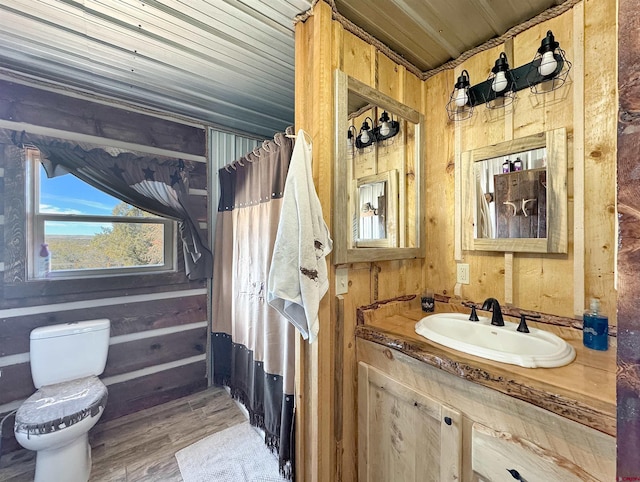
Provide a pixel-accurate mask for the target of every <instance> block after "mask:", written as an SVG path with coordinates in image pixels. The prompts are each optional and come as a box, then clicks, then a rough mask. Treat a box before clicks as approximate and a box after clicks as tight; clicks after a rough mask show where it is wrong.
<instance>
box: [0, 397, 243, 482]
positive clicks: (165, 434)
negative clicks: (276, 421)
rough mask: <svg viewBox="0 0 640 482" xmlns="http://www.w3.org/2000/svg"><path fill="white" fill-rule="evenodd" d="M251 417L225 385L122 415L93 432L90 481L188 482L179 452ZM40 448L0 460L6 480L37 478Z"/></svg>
mask: <svg viewBox="0 0 640 482" xmlns="http://www.w3.org/2000/svg"><path fill="white" fill-rule="evenodd" d="M244 421H246V417H245V415H244V413H243V412H242V410H241V409H240V408H239V407H238V406H237V405H236V403H235V402H234V401H233V400H232V399H231V397H230V396H229V394H228V393H227V392H226V391H225V390H224V389H223V388H219V387H215V388H210V389H208V390H205V391H202V392H198V393H196V394H194V395H191V396H189V397H185V398H181V399H179V400H174V401H172V402H169V403H165V404H163V405H158V406H156V407H153V408H149V409H147V410H142V411H140V412H137V413H133V414H131V415H127V416H125V417H122V418H118V419H116V420H110V421H108V422H105V423H99V424H98V425H96V426H95V427H94V428H93V429H92V430H91V432H90V433H89V439H90V443H91V447H92V451H91V454H92V459H93V468H92V471H91V479H90V482H103V481H108V482H134V481H135V482H143V481H145V482H146V481H148V482H156V481H158V482H159V481H162V482H174V481H175V482H182V477H181V476H180V470H179V468H178V462H177V461H176V458H175V456H174V455H175V453H176V452H177V451H178V450H180V449H182V448H184V447H186V446H188V445H191V444H192V443H194V442H197V441H198V440H201V439H203V438H204V437H206V436H208V435H211V434H212V433H215V432H219V431H220V430H224V429H226V428H228V427H231V426H233V425H236V424H238V423H241V422H244ZM34 470H35V452H31V451H28V450H18V451H16V452H12V453H10V454H5V455H3V456H2V458H1V459H0V480H1V481H5V482H28V481H32V480H33V474H34Z"/></svg>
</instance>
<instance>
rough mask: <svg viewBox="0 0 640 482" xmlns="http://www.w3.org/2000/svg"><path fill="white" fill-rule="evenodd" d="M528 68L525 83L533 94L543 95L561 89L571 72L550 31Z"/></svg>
mask: <svg viewBox="0 0 640 482" xmlns="http://www.w3.org/2000/svg"><path fill="white" fill-rule="evenodd" d="M529 66H530V68H529V72H528V74H527V81H528V83H529V87H530V88H531V91H532V92H533V93H534V94H544V93H545V92H550V91H552V90H556V89H558V88H559V87H562V86H563V85H564V83H565V82H566V81H567V77H568V76H569V71H570V70H571V62H569V61H568V60H567V57H566V55H565V53H564V50H562V49H561V48H560V43H559V42H557V41H556V39H555V37H554V36H553V32H552V31H551V30H548V31H547V35H546V36H545V38H543V39H542V42H540V48H539V49H538V51H537V52H536V55H535V56H534V57H533V60H532V61H531V63H530V64H529Z"/></svg>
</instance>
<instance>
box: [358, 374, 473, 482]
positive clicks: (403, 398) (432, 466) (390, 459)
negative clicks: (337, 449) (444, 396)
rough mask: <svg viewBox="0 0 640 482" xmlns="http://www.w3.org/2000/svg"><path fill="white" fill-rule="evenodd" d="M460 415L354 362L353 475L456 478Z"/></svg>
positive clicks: (364, 478)
mask: <svg viewBox="0 0 640 482" xmlns="http://www.w3.org/2000/svg"><path fill="white" fill-rule="evenodd" d="M461 423H462V418H461V415H460V412H457V411H455V410H453V409H451V408H449V407H447V406H445V405H443V404H442V403H440V402H438V401H436V400H434V399H432V398H429V397H427V396H426V395H424V394H422V393H419V392H417V391H415V390H413V389H412V388H410V387H408V386H406V385H403V384H402V383H399V382H397V381H395V380H393V379H391V378H389V377H388V376H387V375H385V374H384V373H382V372H381V371H379V370H376V369H375V368H373V367H371V366H370V365H367V364H365V363H360V364H359V367H358V480H359V481H360V482H378V481H389V482H413V481H416V482H417V481H420V482H428V481H433V482H439V481H455V480H460V464H461V453H462V452H461V447H462V430H461V428H462V426H461Z"/></svg>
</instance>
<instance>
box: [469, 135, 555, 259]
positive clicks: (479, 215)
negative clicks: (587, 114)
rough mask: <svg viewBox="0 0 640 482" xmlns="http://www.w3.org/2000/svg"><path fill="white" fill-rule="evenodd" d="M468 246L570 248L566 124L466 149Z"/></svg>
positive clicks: (536, 250)
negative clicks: (538, 132) (521, 136)
mask: <svg viewBox="0 0 640 482" xmlns="http://www.w3.org/2000/svg"><path fill="white" fill-rule="evenodd" d="M461 163H462V164H461V167H462V186H463V192H462V201H463V209H462V216H463V219H462V223H461V225H462V230H463V233H462V247H463V249H465V250H481V251H513V252H534V253H566V252H567V147H566V131H565V129H555V130H551V131H547V132H544V133H540V134H536V135H532V136H528V137H523V138H520V139H514V140H512V141H507V142H502V143H499V144H494V145H491V146H486V147H482V148H479V149H474V150H471V151H466V152H464V153H463V154H462V159H461Z"/></svg>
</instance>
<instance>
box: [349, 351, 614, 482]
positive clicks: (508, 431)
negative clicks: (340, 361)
mask: <svg viewBox="0 0 640 482" xmlns="http://www.w3.org/2000/svg"><path fill="white" fill-rule="evenodd" d="M357 353H358V360H359V366H358V475H359V481H360V482H365V481H366V482H373V481H376V482H377V481H393V482H405V481H408V482H413V481H441V482H445V481H464V482H485V481H486V482H489V481H491V482H500V481H504V482H509V481H515V480H521V481H526V482H568V481H571V482H578V481H602V482H611V481H613V480H615V463H616V462H615V461H616V446H615V438H614V437H612V436H610V435H607V434H604V433H602V432H599V431H597V430H595V429H592V428H589V427H587V426H585V425H582V424H580V423H577V422H574V421H572V420H568V419H566V418H563V417H561V416H559V415H557V414H555V413H552V412H550V411H547V410H544V409H542V408H540V407H537V406H535V405H532V404H530V403H527V402H524V401H521V400H518V399H517V398H514V397H511V396H509V395H506V394H504V393H501V392H498V391H496V390H493V389H491V388H488V387H484V386H482V385H479V384H476V383H474V382H472V381H468V380H465V379H461V378H459V377H457V376H455V375H452V374H450V373H447V372H445V371H444V370H441V369H438V368H435V367H432V366H430V365H428V364H426V363H424V362H421V361H419V360H416V359H414V358H412V357H409V356H407V355H405V354H403V353H400V352H398V351H396V350H391V349H389V348H387V347H385V346H382V345H379V344H377V343H373V342H370V341H365V340H362V339H358V340H357Z"/></svg>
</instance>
